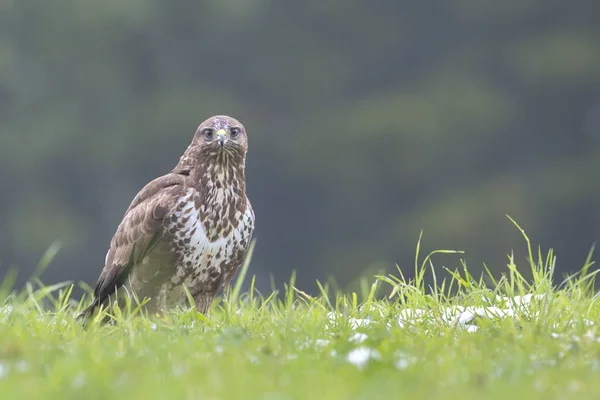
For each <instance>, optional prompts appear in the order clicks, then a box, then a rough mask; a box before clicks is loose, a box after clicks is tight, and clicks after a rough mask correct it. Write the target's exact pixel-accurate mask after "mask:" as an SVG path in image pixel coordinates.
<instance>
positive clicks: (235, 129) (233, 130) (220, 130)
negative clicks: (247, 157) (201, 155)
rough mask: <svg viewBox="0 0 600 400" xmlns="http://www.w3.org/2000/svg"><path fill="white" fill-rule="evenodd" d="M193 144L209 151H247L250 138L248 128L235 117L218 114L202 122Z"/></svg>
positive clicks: (204, 150)
mask: <svg viewBox="0 0 600 400" xmlns="http://www.w3.org/2000/svg"><path fill="white" fill-rule="evenodd" d="M192 144H195V145H196V146H198V147H199V148H201V149H202V150H203V152H207V153H217V152H226V153H243V154H245V153H246V150H247V148H248V138H247V137H246V129H245V128H244V125H242V124H241V123H240V122H239V121H238V120H236V119H235V118H231V117H228V116H226V115H216V116H214V117H210V118H209V119H207V120H206V121H204V122H202V123H201V124H200V126H199V127H198V129H196V134H195V135H194V140H193V141H192Z"/></svg>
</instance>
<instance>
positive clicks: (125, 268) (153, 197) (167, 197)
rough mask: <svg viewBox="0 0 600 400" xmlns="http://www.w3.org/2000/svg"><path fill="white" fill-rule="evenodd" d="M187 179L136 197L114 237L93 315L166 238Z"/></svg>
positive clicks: (164, 182)
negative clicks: (164, 230)
mask: <svg viewBox="0 0 600 400" xmlns="http://www.w3.org/2000/svg"><path fill="white" fill-rule="evenodd" d="M184 179H185V177H184V176H182V175H178V174H168V175H165V176H162V177H160V178H157V179H155V180H153V181H152V182H150V183H148V184H147V185H146V186H145V187H144V188H143V189H142V190H140V192H139V193H138V194H137V195H136V196H135V198H134V199H133V201H132V202H131V204H130V206H129V208H128V209H127V211H126V212H125V216H124V217H123V220H122V221H121V223H120V224H119V227H118V228H117V231H116V233H115V234H114V236H113V238H112V240H111V242H110V248H109V250H108V253H107V254H106V261H105V264H104V269H103V270H102V273H101V274H100V277H99V278H98V281H97V282H96V286H95V288H94V301H93V303H92V305H91V306H90V307H88V308H87V309H86V310H85V311H84V312H83V314H91V313H92V312H93V310H94V308H96V307H97V306H99V305H100V304H103V303H104V302H105V301H106V300H107V299H108V297H109V296H110V295H111V294H113V293H114V292H115V290H116V289H117V288H118V287H120V286H121V285H123V283H125V281H126V279H127V277H128V275H129V272H130V271H131V268H132V267H133V266H134V265H135V264H137V263H138V262H140V261H141V260H142V259H143V258H144V257H145V256H146V255H148V254H149V253H150V252H151V251H152V249H153V248H154V246H155V245H156V243H157V241H158V239H159V238H160V236H161V235H162V222H163V218H164V217H165V215H167V213H168V212H169V211H170V210H171V209H172V208H173V207H174V206H175V202H176V200H177V197H178V196H179V194H180V193H181V190H182V189H183V183H184Z"/></svg>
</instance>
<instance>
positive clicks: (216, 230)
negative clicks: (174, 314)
mask: <svg viewBox="0 0 600 400" xmlns="http://www.w3.org/2000/svg"><path fill="white" fill-rule="evenodd" d="M247 149H248V138H247V135H246V129H245V128H244V126H243V125H242V124H241V123H240V122H239V121H237V120H236V119H234V118H231V117H228V116H222V115H217V116H213V117H211V118H209V119H207V120H206V121H204V122H202V124H200V126H199V127H198V129H197V130H196V132H195V134H194V137H193V139H192V143H191V144H190V145H189V147H188V148H187V150H185V152H184V153H183V155H182V156H181V158H180V160H179V163H178V164H177V165H176V166H175V168H174V169H173V170H172V171H171V172H169V173H168V174H166V175H163V176H161V177H159V178H156V179H154V180H153V181H151V182H150V183H148V184H147V185H146V186H145V187H144V188H142V190H140V192H139V193H138V194H137V195H136V196H135V198H134V199H133V201H132V202H131V204H130V205H129V208H128V209H127V211H126V212H125V215H124V217H123V220H122V221H121V223H120V224H119V226H118V228H117V231H116V233H115V234H114V236H113V238H112V240H111V242H110V248H109V250H108V253H107V254H106V259H105V264H104V269H103V270H102V273H101V274H100V277H99V278H98V281H97V283H96V286H95V288H94V297H93V302H92V304H91V305H90V306H89V307H88V308H86V309H85V310H84V311H83V313H82V314H81V315H80V316H82V317H84V318H85V317H88V316H90V315H92V314H93V313H94V311H95V310H96V309H98V308H99V307H100V306H101V305H105V306H106V305H108V304H109V302H111V301H114V300H115V299H116V300H119V299H122V298H123V295H124V294H125V293H126V292H129V293H134V294H135V295H136V296H137V297H138V299H140V300H142V299H144V298H146V297H147V298H150V300H149V302H148V303H147V304H146V307H147V310H148V311H149V312H151V313H161V312H164V311H165V310H166V309H168V308H169V307H171V306H173V305H175V304H176V303H178V302H180V301H181V300H184V299H185V298H186V293H185V291H184V289H183V285H185V286H187V288H188V289H189V292H190V294H191V295H192V297H193V299H194V302H195V306H196V308H197V309H198V311H199V312H200V313H203V314H206V313H207V311H208V309H209V307H210V305H211V302H212V300H213V298H214V296H215V295H216V294H217V292H218V291H219V290H220V289H221V288H222V287H223V286H225V285H226V284H228V283H229V282H230V281H231V278H233V276H234V275H235V274H236V272H237V271H238V269H239V268H240V266H241V265H242V263H243V262H244V259H245V257H246V255H247V253H248V248H249V246H250V241H251V238H252V234H253V231H254V212H253V210H252V207H251V205H250V201H249V200H248V197H247V196H246V179H245V172H244V170H245V162H246V152H247Z"/></svg>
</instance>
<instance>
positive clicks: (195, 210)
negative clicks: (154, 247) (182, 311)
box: [165, 189, 254, 287]
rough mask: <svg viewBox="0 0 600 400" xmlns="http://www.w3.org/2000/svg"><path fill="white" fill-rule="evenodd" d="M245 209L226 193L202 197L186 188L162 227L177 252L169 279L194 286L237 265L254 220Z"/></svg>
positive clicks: (247, 242)
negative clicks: (243, 210)
mask: <svg viewBox="0 0 600 400" xmlns="http://www.w3.org/2000/svg"><path fill="white" fill-rule="evenodd" d="M230 210H234V211H233V212H232V211H230ZM245 211H249V212H244V213H242V212H240V211H239V210H237V209H236V205H235V204H234V202H232V201H231V198H229V197H228V195H227V193H220V194H219V193H216V194H215V195H214V197H213V198H212V199H210V201H202V198H201V197H200V194H199V193H198V192H197V191H195V190H193V189H190V190H188V192H187V193H186V195H184V196H182V197H181V198H180V199H179V201H178V204H177V206H176V210H175V211H174V212H173V213H172V215H171V216H169V218H168V223H167V226H166V227H165V228H166V229H167V232H168V233H169V236H170V238H171V239H170V240H171V242H172V251H174V252H175V253H176V254H177V267H176V271H175V274H174V276H173V278H172V280H171V281H172V283H174V284H181V283H185V284H186V285H187V286H188V287H194V286H197V285H198V284H199V282H206V283H210V282H215V281H219V279H220V277H221V276H222V274H223V273H224V272H227V271H228V270H229V269H231V268H237V267H238V264H239V263H241V261H240V260H239V259H240V254H243V253H244V251H245V249H246V248H247V246H248V244H249V240H250V236H251V234H252V230H253V224H254V221H253V219H254V218H253V215H252V213H251V209H250V208H249V207H248V208H247V210H245ZM242 261H243V260H242Z"/></svg>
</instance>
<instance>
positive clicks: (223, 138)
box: [217, 129, 227, 147]
mask: <svg viewBox="0 0 600 400" xmlns="http://www.w3.org/2000/svg"><path fill="white" fill-rule="evenodd" d="M217 138H219V144H220V145H221V147H223V145H224V144H225V142H226V141H227V132H226V131H225V129H219V131H218V132H217Z"/></svg>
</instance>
